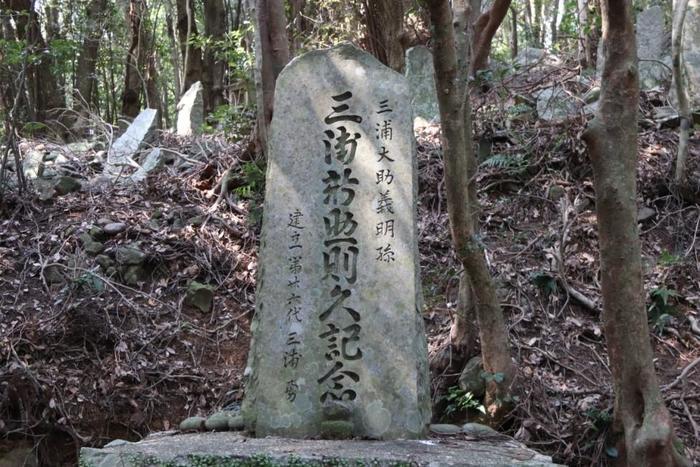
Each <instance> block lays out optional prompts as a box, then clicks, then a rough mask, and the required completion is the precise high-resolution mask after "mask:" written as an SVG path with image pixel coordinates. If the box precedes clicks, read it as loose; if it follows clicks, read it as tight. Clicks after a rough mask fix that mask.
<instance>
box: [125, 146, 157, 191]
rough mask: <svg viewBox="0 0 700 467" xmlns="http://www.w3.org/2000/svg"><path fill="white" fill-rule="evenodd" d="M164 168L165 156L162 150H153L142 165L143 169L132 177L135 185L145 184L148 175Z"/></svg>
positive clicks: (139, 169) (140, 168)
mask: <svg viewBox="0 0 700 467" xmlns="http://www.w3.org/2000/svg"><path fill="white" fill-rule="evenodd" d="M162 166H163V156H162V151H161V149H160V148H153V149H152V150H151V152H149V153H148V155H147V156H146V158H145V159H144V160H143V162H142V163H141V167H139V168H138V170H137V171H136V172H134V174H133V175H132V176H131V181H132V182H134V183H141V182H143V181H144V180H145V179H146V177H148V174H149V173H151V172H152V171H154V170H156V169H158V168H159V167H162Z"/></svg>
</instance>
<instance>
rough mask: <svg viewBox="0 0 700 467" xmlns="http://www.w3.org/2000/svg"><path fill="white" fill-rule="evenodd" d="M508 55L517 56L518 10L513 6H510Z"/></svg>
mask: <svg viewBox="0 0 700 467" xmlns="http://www.w3.org/2000/svg"><path fill="white" fill-rule="evenodd" d="M510 21H511V31H510V34H511V36H510V56H511V58H513V59H515V57H517V56H518V11H517V10H516V9H515V7H514V6H512V7H510Z"/></svg>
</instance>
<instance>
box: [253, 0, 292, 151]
mask: <svg viewBox="0 0 700 467" xmlns="http://www.w3.org/2000/svg"><path fill="white" fill-rule="evenodd" d="M256 3H257V4H256V6H255V8H256V15H257V27H258V28H257V29H258V30H257V36H256V39H257V40H258V41H259V42H258V43H259V47H258V48H257V50H256V52H259V61H260V86H261V87H262V105H263V107H262V109H260V108H258V138H259V139H260V146H261V148H262V149H263V151H266V149H265V148H266V146H267V129H268V127H269V126H270V122H271V121H272V110H273V109H272V106H273V103H274V98H275V83H276V82H277V76H278V75H279V74H280V72H281V71H282V68H284V66H285V65H286V64H287V63H288V62H289V41H288V40H287V31H286V22H287V20H286V17H285V15H284V2H283V1H282V0H257V2H256Z"/></svg>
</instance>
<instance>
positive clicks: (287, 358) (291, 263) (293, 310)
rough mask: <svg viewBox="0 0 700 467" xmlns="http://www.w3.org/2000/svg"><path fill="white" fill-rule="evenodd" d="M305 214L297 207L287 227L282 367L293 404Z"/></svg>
mask: <svg viewBox="0 0 700 467" xmlns="http://www.w3.org/2000/svg"><path fill="white" fill-rule="evenodd" d="M303 218H304V214H303V213H302V212H301V211H300V210H299V209H298V208H297V209H295V210H294V211H292V212H290V213H289V222H288V224H287V230H288V239H287V240H288V242H287V252H288V253H287V273H288V275H287V289H288V295H287V342H286V345H285V348H284V354H283V356H282V365H283V367H284V368H285V369H286V373H288V374H289V376H287V377H288V378H289V379H288V380H287V384H286V386H285V396H286V397H287V400H288V401H289V402H294V400H295V399H296V397H297V390H298V389H299V385H298V384H297V379H296V371H295V370H296V369H297V367H298V366H299V361H300V360H301V357H302V355H301V353H300V352H299V346H300V345H301V336H300V335H299V332H300V329H301V327H300V323H301V322H302V297H301V295H300V293H301V292H300V291H301V279H300V277H301V272H302V269H303V266H302V254H303V252H304V247H303V245H302V243H301V237H302V233H303V231H304V229H305V228H306V227H305V226H304V224H303Z"/></svg>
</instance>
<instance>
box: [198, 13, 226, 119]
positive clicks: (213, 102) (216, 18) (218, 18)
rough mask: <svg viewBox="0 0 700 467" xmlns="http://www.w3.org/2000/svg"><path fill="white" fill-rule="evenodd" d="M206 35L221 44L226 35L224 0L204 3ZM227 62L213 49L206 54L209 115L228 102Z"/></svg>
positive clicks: (206, 98) (207, 108) (205, 101)
mask: <svg viewBox="0 0 700 467" xmlns="http://www.w3.org/2000/svg"><path fill="white" fill-rule="evenodd" d="M204 34H205V35H206V36H207V37H208V38H210V39H212V40H213V41H216V42H219V43H221V42H222V41H223V40H224V38H225V34H226V9H225V8H224V2H223V0H207V1H206V2H204ZM225 73H226V62H225V61H224V60H222V59H221V58H220V57H217V54H216V53H215V50H214V49H213V48H212V47H207V49H206V51H205V53H204V82H203V84H204V113H205V114H209V113H211V112H213V111H214V109H216V108H217V107H218V106H220V105H223V104H224V103H225V102H226V98H225V96H224V75H225Z"/></svg>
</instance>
